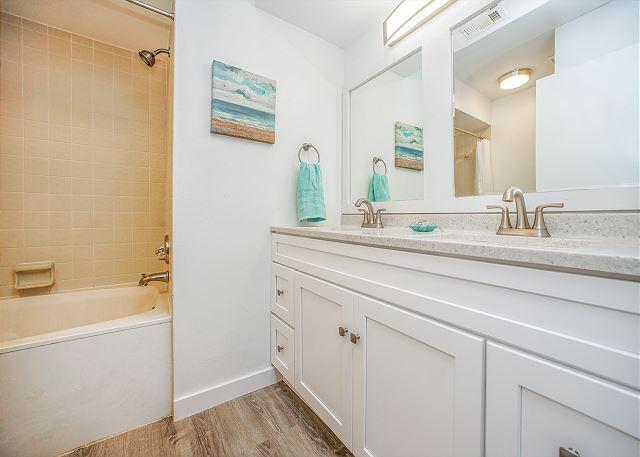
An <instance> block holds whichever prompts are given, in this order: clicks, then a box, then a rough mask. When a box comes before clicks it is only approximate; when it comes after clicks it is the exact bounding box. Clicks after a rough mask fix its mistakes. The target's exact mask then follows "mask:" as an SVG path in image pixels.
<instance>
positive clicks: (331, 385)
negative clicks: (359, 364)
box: [295, 274, 353, 447]
mask: <svg viewBox="0 0 640 457" xmlns="http://www.w3.org/2000/svg"><path fill="white" fill-rule="evenodd" d="M295 307H296V311H295V316H296V322H295V337H296V362H295V379H296V382H295V389H296V392H297V393H298V395H300V396H301V397H302V398H303V399H304V400H305V401H306V402H307V404H308V405H309V406H310V407H311V408H312V409H313V410H314V411H315V412H316V414H318V416H320V418H321V419H322V420H323V421H324V422H325V423H326V424H327V425H328V426H329V428H331V430H333V432H334V433H335V434H336V435H337V436H338V438H340V439H341V440H342V442H343V443H344V444H345V445H346V446H347V447H350V446H351V407H352V404H351V374H352V344H351V343H350V342H349V335H348V333H345V332H343V333H344V336H341V335H340V333H339V327H342V328H343V329H350V328H351V325H350V324H351V318H352V312H353V294H352V293H351V292H349V291H347V290H345V289H342V288H340V287H337V286H334V285H332V284H329V283H327V282H324V281H321V280H318V279H314V278H312V277H310V276H306V275H303V274H299V275H297V276H296V294H295Z"/></svg>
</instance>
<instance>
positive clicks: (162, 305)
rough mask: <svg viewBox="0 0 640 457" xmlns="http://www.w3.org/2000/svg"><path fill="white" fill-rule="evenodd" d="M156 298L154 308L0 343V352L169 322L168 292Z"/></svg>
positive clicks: (169, 304)
mask: <svg viewBox="0 0 640 457" xmlns="http://www.w3.org/2000/svg"><path fill="white" fill-rule="evenodd" d="M125 287H126V286H125ZM109 288H115V287H109ZM118 288H119V287H118ZM87 290H91V289H83V290H82V292H86V291H87ZM66 292H76V291H66ZM78 292H80V291H79V290H78ZM158 298H160V299H156V303H157V305H156V308H155V309H151V310H149V311H145V312H143V313H138V314H133V315H130V316H125V317H120V318H118V319H111V320H108V321H102V322H96V323H94V324H88V325H81V326H79V327H72V328H68V329H64V330H57V331H54V332H48V333H42V334H39V335H33V336H28V337H24V338H16V339H13V340H9V341H4V342H1V343H0V354H6V353H9V352H15V351H21V350H24V349H31V348H34V347H39V346H46V345H49V344H57V343H63V342H65V341H72V340H79V339H83V338H90V337H93V336H98V335H104V334H109V333H115V332H122V331H126V330H130V329H134V328H140V327H147V326H150V325H160V324H164V323H167V322H171V318H172V316H171V303H170V302H171V299H170V296H169V294H168V292H160V293H159V294H158Z"/></svg>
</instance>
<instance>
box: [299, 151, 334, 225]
mask: <svg viewBox="0 0 640 457" xmlns="http://www.w3.org/2000/svg"><path fill="white" fill-rule="evenodd" d="M296 197H297V202H298V220H299V221H300V222H320V221H324V220H325V219H326V218H327V215H326V211H325V208H324V191H323V190H322V170H321V169H320V164H318V163H305V162H303V163H301V164H300V171H299V172H298V190H297V194H296Z"/></svg>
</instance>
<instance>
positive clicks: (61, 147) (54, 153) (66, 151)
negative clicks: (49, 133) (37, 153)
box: [48, 141, 71, 160]
mask: <svg viewBox="0 0 640 457" xmlns="http://www.w3.org/2000/svg"><path fill="white" fill-rule="evenodd" d="M48 145H49V157H51V158H52V159H62V160H71V143H60V142H56V141H49V142H48Z"/></svg>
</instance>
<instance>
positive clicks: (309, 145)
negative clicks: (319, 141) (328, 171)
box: [298, 143, 320, 163]
mask: <svg viewBox="0 0 640 457" xmlns="http://www.w3.org/2000/svg"><path fill="white" fill-rule="evenodd" d="M303 149H304V150H305V151H308V150H309V149H313V150H314V151H316V154H317V155H318V163H320V152H318V149H317V148H316V147H315V146H314V145H312V144H311V143H304V144H303V145H302V147H301V148H300V149H298V160H299V161H300V163H302V158H301V157H300V153H301V152H302V150H303Z"/></svg>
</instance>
